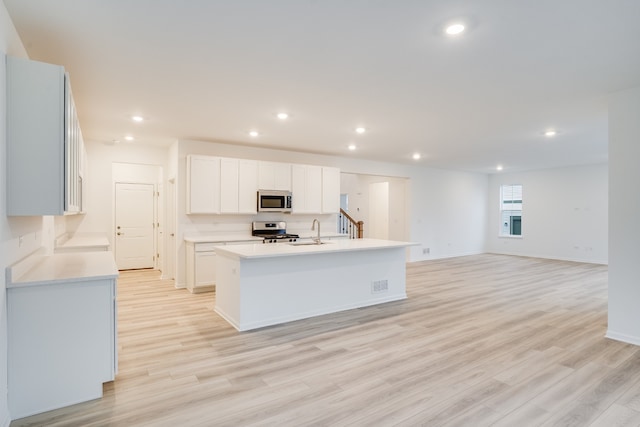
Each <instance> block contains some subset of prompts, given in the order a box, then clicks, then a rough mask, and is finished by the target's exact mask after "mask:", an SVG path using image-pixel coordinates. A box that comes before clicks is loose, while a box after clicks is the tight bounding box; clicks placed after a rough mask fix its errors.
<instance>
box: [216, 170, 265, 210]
mask: <svg viewBox="0 0 640 427" xmlns="http://www.w3.org/2000/svg"><path fill="white" fill-rule="evenodd" d="M220 174H221V177H222V178H221V179H222V186H221V188H220V212H221V213H229V214H238V213H242V214H254V213H256V212H257V211H258V208H257V194H258V162H257V161H256V160H244V159H226V158H222V159H220Z"/></svg>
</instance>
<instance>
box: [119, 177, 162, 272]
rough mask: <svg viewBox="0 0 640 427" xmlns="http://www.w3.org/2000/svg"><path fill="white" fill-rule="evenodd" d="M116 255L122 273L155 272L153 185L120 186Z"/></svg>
mask: <svg viewBox="0 0 640 427" xmlns="http://www.w3.org/2000/svg"><path fill="white" fill-rule="evenodd" d="M115 193H116V194H115V228H116V229H115V236H114V241H115V252H116V254H115V255H116V264H117V266H118V269H119V270H132V269H141V268H153V267H154V263H155V256H154V254H155V242H154V229H155V227H154V225H155V215H154V210H155V209H154V208H155V199H154V196H155V191H154V186H153V184H130V183H120V182H117V183H116V188H115Z"/></svg>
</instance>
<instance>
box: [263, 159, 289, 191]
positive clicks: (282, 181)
mask: <svg viewBox="0 0 640 427" xmlns="http://www.w3.org/2000/svg"><path fill="white" fill-rule="evenodd" d="M258 189H260V190H283V191H291V165H290V164H289V163H278V162H263V161H260V162H258Z"/></svg>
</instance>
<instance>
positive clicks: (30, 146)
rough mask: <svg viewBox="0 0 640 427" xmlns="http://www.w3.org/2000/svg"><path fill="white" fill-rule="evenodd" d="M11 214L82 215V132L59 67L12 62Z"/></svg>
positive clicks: (9, 89)
mask: <svg viewBox="0 0 640 427" xmlns="http://www.w3.org/2000/svg"><path fill="white" fill-rule="evenodd" d="M6 65H7V71H6V79H7V80H6V92H7V215H16V216H18V215H25V216H26V215H35V216H41V215H63V214H65V213H77V212H80V211H82V177H81V174H80V171H81V170H82V169H83V166H82V164H81V163H82V161H83V156H82V150H83V148H82V146H83V141H82V133H81V132H80V125H79V123H78V118H77V114H76V110H75V105H74V103H73V98H72V96H71V90H70V85H69V76H68V75H66V74H65V72H64V68H63V67H61V66H59V65H52V64H46V63H43V62H37V61H31V60H28V59H23V58H14V57H11V56H7V57H6Z"/></svg>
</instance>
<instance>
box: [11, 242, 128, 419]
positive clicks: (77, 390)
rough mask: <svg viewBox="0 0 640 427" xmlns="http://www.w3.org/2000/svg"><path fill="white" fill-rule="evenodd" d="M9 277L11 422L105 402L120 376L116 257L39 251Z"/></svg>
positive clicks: (15, 268)
mask: <svg viewBox="0 0 640 427" xmlns="http://www.w3.org/2000/svg"><path fill="white" fill-rule="evenodd" d="M6 275H7V290H6V292H7V341H8V345H7V349H8V353H7V357H8V358H7V361H6V363H7V364H8V371H9V378H8V389H9V393H10V394H9V410H10V411H11V416H12V417H13V418H14V419H16V418H22V417H26V416H29V415H33V414H36V413H40V412H44V411H50V410H52V409H56V408H61V407H63V406H68V405H73V404H76V403H79V402H84V401H87V400H93V399H98V398H100V397H102V391H103V383H105V382H108V381H113V380H114V378H115V375H116V374H117V372H118V356H117V349H118V345H117V306H116V292H117V281H116V280H117V275H118V270H117V267H116V265H115V263H114V261H113V255H112V254H111V253H110V252H87V253H82V254H79V253H73V254H54V255H51V256H41V255H39V254H37V253H36V254H32V255H30V256H28V257H26V258H25V259H23V260H21V261H20V262H18V263H16V264H14V265H13V266H11V267H9V268H7V271H6ZM14 278H17V279H16V280H14Z"/></svg>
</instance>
